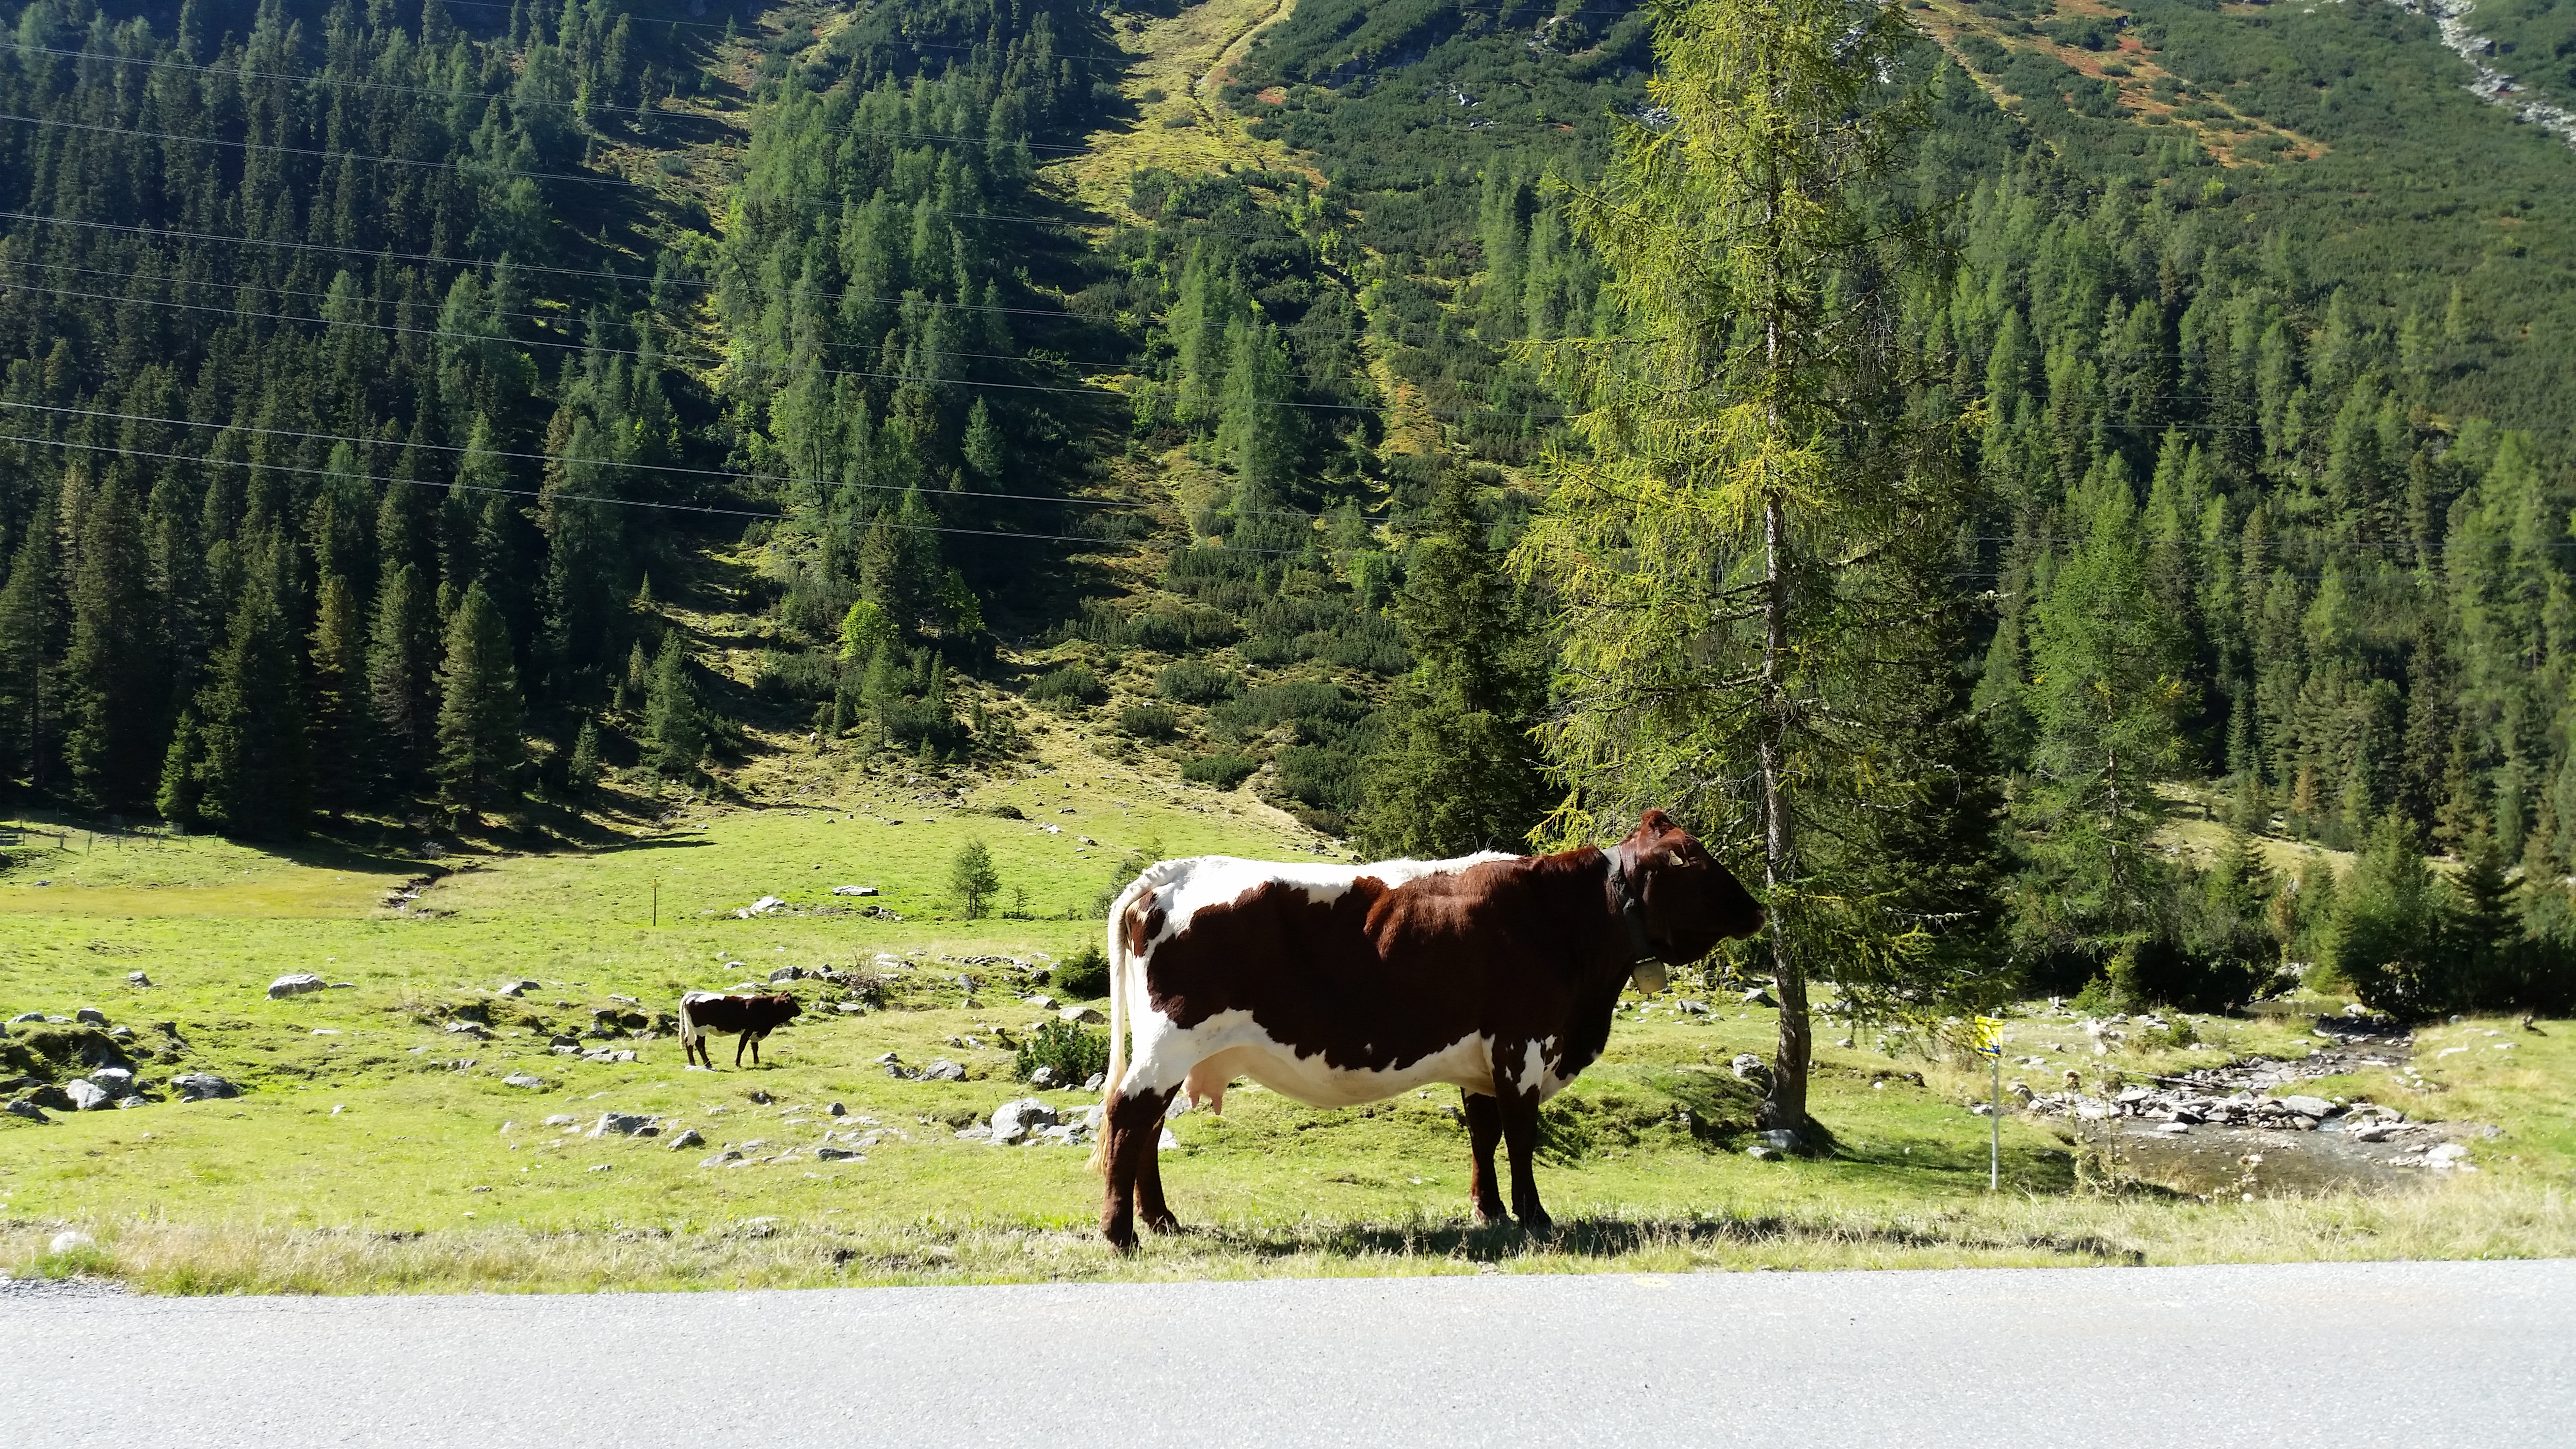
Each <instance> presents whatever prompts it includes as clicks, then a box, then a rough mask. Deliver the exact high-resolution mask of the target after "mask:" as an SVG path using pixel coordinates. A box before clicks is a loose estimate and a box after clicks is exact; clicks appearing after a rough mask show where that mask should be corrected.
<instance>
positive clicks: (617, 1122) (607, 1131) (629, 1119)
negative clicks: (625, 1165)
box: [583, 1112, 662, 1137]
mask: <svg viewBox="0 0 2576 1449" xmlns="http://www.w3.org/2000/svg"><path fill="white" fill-rule="evenodd" d="M661 1121H662V1119H661V1118H659V1117H653V1116H648V1115H646V1114H644V1113H642V1112H602V1113H600V1114H599V1120H598V1121H597V1122H594V1123H592V1124H591V1128H590V1131H588V1132H587V1133H585V1134H583V1135H584V1136H588V1137H651V1136H654V1135H656V1134H658V1133H659V1132H660V1131H661V1130H662V1129H661V1126H660V1123H661Z"/></svg>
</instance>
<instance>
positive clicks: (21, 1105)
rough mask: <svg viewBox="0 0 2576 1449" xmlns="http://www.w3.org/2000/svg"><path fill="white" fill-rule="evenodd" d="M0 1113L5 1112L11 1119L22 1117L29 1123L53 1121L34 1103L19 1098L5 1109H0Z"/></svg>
mask: <svg viewBox="0 0 2576 1449" xmlns="http://www.w3.org/2000/svg"><path fill="white" fill-rule="evenodd" d="M0 1112H6V1113H8V1114H9V1115H10V1116H12V1117H24V1118H26V1119H27V1120H28V1121H30V1122H50V1121H52V1120H54V1119H53V1118H51V1117H48V1116H46V1115H45V1109H44V1108H42V1107H39V1106H37V1105H36V1104H35V1103H33V1102H31V1101H29V1100H27V1099H26V1098H24V1097H20V1098H19V1099H17V1100H16V1101H14V1102H11V1103H9V1104H8V1105H7V1106H5V1107H0Z"/></svg>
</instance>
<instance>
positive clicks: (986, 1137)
mask: <svg viewBox="0 0 2576 1449" xmlns="http://www.w3.org/2000/svg"><path fill="white" fill-rule="evenodd" d="M957 1140H958V1141H960V1142H990V1141H992V1140H993V1129H992V1128H991V1127H988V1126H986V1125H985V1124H983V1123H981V1122H978V1123H976V1124H975V1125H974V1126H972V1127H960V1128H958V1129H957Z"/></svg>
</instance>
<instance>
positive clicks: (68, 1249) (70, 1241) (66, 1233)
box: [52, 1228, 98, 1253]
mask: <svg viewBox="0 0 2576 1449" xmlns="http://www.w3.org/2000/svg"><path fill="white" fill-rule="evenodd" d="M97 1246H98V1239H96V1238H93V1237H91V1236H90V1235H89V1234H87V1233H84V1232H82V1231H81V1230H80V1229H78V1228H66V1229H64V1230H63V1231H61V1232H59V1233H56V1234H54V1241H53V1243H52V1247H53V1250H54V1251H55V1252H57V1253H77V1252H79V1251H81V1250H82V1249H84V1248H95V1247H97Z"/></svg>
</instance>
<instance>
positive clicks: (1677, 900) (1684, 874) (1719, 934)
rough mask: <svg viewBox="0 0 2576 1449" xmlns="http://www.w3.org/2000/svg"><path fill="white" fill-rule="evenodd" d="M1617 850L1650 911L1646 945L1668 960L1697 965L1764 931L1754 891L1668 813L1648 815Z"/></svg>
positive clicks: (1632, 888) (1636, 891)
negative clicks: (1721, 946)
mask: <svg viewBox="0 0 2576 1449" xmlns="http://www.w3.org/2000/svg"><path fill="white" fill-rule="evenodd" d="M1612 849H1614V850H1616V851H1617V852H1618V853H1619V860H1620V864H1621V866H1622V867H1623V868H1624V869H1625V870H1626V871H1627V874H1628V879H1629V881H1630V882H1631V884H1630V887H1629V889H1630V890H1631V891H1633V892H1634V893H1635V897H1636V899H1637V900H1638V902H1639V903H1641V904H1642V905H1643V906H1644V907H1645V917H1646V919H1645V927H1646V940H1647V942H1648V943H1649V944H1650V945H1652V946H1654V947H1655V948H1656V951H1657V953H1658V954H1659V955H1660V956H1661V957H1662V958H1663V959H1664V960H1666V961H1672V962H1677V963H1678V962H1688V961H1696V960H1698V959H1699V958H1700V957H1702V956H1705V955H1707V954H1708V953H1709V952H1711V951H1714V950H1716V949H1717V943H1718V942H1720V941H1727V940H1735V939H1737V938H1740V937H1744V936H1750V935H1752V934H1753V933H1754V932H1756V931H1759V930H1761V929H1762V921H1763V912H1762V905H1761V903H1760V902H1759V901H1756V900H1755V899H1753V894H1752V892H1750V891H1747V890H1746V889H1745V888H1744V885H1743V883H1742V882H1741V881H1738V880H1737V879H1736V878H1735V873H1734V872H1733V871H1730V870H1728V869H1727V868H1726V867H1725V866H1722V865H1720V864H1718V863H1717V860H1716V858H1715V857H1714V856H1711V855H1710V854H1709V853H1708V850H1707V848H1706V847H1704V846H1702V845H1701V844H1700V843H1699V842H1698V841H1697V840H1695V839H1693V838H1692V836H1691V833H1690V832H1689V831H1687V830H1684V829H1682V828H1681V827H1680V826H1678V825H1675V824H1674V823H1673V822H1672V819H1671V817H1669V816H1667V815H1665V814H1664V812H1663V811H1661V810H1649V811H1647V812H1646V814H1645V817H1644V818H1643V819H1641V820H1639V821H1638V822H1637V828H1636V829H1634V830H1631V831H1629V832H1628V838H1627V839H1625V840H1622V841H1620V842H1619V843H1618V844H1617V845H1616V846H1614V847H1612Z"/></svg>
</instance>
